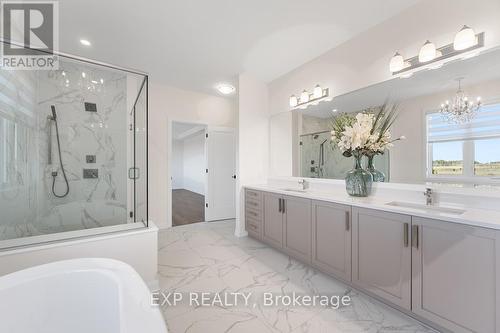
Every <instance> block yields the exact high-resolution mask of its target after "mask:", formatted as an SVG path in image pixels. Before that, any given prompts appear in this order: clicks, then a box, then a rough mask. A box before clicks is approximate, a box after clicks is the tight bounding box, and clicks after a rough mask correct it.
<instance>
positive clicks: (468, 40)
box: [453, 25, 477, 51]
mask: <svg viewBox="0 0 500 333" xmlns="http://www.w3.org/2000/svg"><path fill="white" fill-rule="evenodd" d="M476 44H477V37H476V33H475V32H474V30H473V29H472V28H471V27H468V26H466V25H464V26H463V28H462V29H461V30H460V31H459V32H457V34H456V35H455V39H454V41H453V48H454V49H455V51H461V50H466V49H468V48H470V47H473V46H474V45H476Z"/></svg>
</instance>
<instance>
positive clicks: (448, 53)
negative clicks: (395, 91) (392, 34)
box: [389, 25, 485, 77]
mask: <svg viewBox="0 0 500 333" xmlns="http://www.w3.org/2000/svg"><path fill="white" fill-rule="evenodd" d="M484 35H485V33H484V32H481V33H478V34H475V33H474V30H473V29H472V28H470V27H468V26H466V25H464V26H463V27H462V29H461V30H460V31H459V32H458V33H457V34H456V35H455V39H454V41H453V43H450V44H447V45H444V46H441V47H436V45H435V44H434V43H432V42H431V41H429V40H427V41H426V42H425V43H424V45H422V47H421V48H420V51H419V53H418V55H417V56H414V57H412V58H409V59H404V58H403V56H402V55H401V54H400V53H399V52H396V54H395V55H394V56H393V57H392V58H391V60H390V63H389V70H390V71H391V72H392V75H400V74H402V73H403V72H409V71H412V72H415V70H416V69H417V68H420V67H422V68H421V69H436V68H439V67H441V66H442V65H443V64H445V63H446V62H449V61H451V60H454V59H456V58H457V57H456V56H458V55H461V54H464V56H463V58H464V59H465V57H466V56H468V55H469V53H470V54H472V51H474V50H476V52H475V54H476V53H479V49H480V48H482V47H484ZM438 61H439V63H437V64H435V65H432V64H433V63H434V62H438ZM401 77H403V76H402V75H401Z"/></svg>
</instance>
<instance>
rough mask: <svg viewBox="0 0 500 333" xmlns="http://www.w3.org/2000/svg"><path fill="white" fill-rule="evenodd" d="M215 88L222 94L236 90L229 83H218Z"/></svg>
mask: <svg viewBox="0 0 500 333" xmlns="http://www.w3.org/2000/svg"><path fill="white" fill-rule="evenodd" d="M215 89H217V90H218V91H219V92H220V93H221V94H223V95H229V94H232V93H233V92H235V91H236V88H235V87H234V86H233V85H231V84H229V83H219V84H218V85H217V86H216V87H215Z"/></svg>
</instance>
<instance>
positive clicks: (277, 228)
mask: <svg viewBox="0 0 500 333" xmlns="http://www.w3.org/2000/svg"><path fill="white" fill-rule="evenodd" d="M262 197H263V200H264V219H263V225H262V240H263V241H264V242H266V243H268V244H269V245H271V246H273V247H276V248H278V249H281V248H282V247H283V219H284V217H283V216H284V214H283V211H282V202H283V196H281V195H279V194H274V193H268V192H263V193H262Z"/></svg>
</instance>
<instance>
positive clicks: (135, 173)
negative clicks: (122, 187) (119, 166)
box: [128, 168, 140, 180]
mask: <svg viewBox="0 0 500 333" xmlns="http://www.w3.org/2000/svg"><path fill="white" fill-rule="evenodd" d="M139 176H140V169H139V168H129V169H128V178H129V179H133V180H135V179H139Z"/></svg>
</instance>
